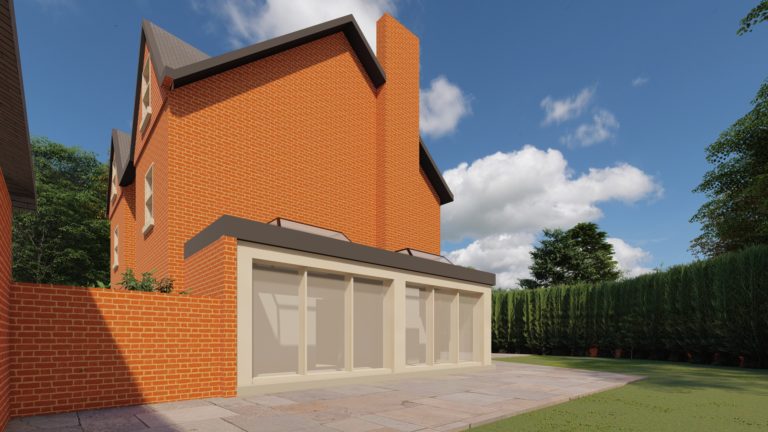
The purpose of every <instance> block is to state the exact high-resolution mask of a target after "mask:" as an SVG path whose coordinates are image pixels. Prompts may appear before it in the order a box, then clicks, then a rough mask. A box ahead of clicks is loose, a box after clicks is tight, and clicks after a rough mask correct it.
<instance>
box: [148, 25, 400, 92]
mask: <svg viewBox="0 0 768 432" xmlns="http://www.w3.org/2000/svg"><path fill="white" fill-rule="evenodd" d="M338 32H344V35H345V36H346V37H347V39H348V40H349V43H350V45H351V46H352V49H353V50H354V51H355V54H357V57H358V59H359V60H360V63H361V64H362V65H363V68H364V69H365V71H366V72H367V73H368V76H369V77H370V79H371V82H372V83H373V85H374V86H375V87H379V86H381V85H382V84H384V82H385V81H386V76H385V75H384V70H383V69H382V68H381V65H380V64H379V61H378V60H377V59H376V55H375V54H374V53H373V50H372V49H371V47H370V46H369V45H368V42H367V41H366V40H365V37H364V36H363V32H362V31H361V30H360V27H358V25H357V22H356V21H355V18H354V17H353V16H352V15H347V16H344V17H341V18H337V19H334V20H331V21H328V22H324V23H322V24H318V25H315V26H312V27H307V28H305V29H303V30H299V31H296V32H293V33H289V34H287V35H283V36H279V37H276V38H274V39H269V40H266V41H264V42H259V43H257V44H253V45H250V46H247V47H244V48H241V49H239V50H235V51H231V52H228V53H226V54H222V55H220V56H216V57H212V58H209V59H207V60H202V61H200V62H197V63H190V64H188V65H186V66H183V67H180V68H178V69H176V70H172V71H170V72H169V76H170V77H171V78H173V83H174V86H175V87H180V86H183V85H186V84H189V83H192V82H194V81H197V80H199V79H202V78H206V77H208V76H211V75H214V74H217V73H221V72H223V71H225V70H228V69H232V68H235V67H238V66H241V65H243V64H246V63H250V62H252V61H255V60H259V59H262V58H264V57H268V56H271V55H274V54H277V53H280V52H283V51H287V50H289V49H291V48H295V47H297V46H299V45H303V44H306V43H308V42H312V41H315V40H317V39H320V38H323V37H325V36H328V35H331V34H334V33H338ZM153 55H154V53H153Z"/></svg>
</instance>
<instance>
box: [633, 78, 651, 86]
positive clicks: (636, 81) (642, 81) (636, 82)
mask: <svg viewBox="0 0 768 432" xmlns="http://www.w3.org/2000/svg"><path fill="white" fill-rule="evenodd" d="M650 80H651V79H650V78H648V77H644V76H639V77H637V78H635V79H633V80H632V87H642V86H644V85H646V84H648V81H650Z"/></svg>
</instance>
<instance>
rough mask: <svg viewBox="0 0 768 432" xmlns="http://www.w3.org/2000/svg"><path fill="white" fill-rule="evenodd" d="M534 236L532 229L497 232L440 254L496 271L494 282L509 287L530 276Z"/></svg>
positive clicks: (469, 264)
mask: <svg viewBox="0 0 768 432" xmlns="http://www.w3.org/2000/svg"><path fill="white" fill-rule="evenodd" d="M534 240H535V236H534V235H533V234H532V233H515V234H496V235H490V236H488V237H483V238H482V239H480V240H475V241H473V242H472V243H470V244H469V245H467V247H464V248H461V249H457V250H454V251H451V252H443V255H445V256H446V257H447V258H448V259H449V260H451V262H453V263H454V264H457V265H461V266H466V267H473V268H477V269H482V270H485V271H490V272H493V273H496V286H499V287H504V288H512V287H515V286H517V281H518V280H520V279H524V278H527V277H528V276H529V271H528V267H530V266H531V251H532V250H533V242H534Z"/></svg>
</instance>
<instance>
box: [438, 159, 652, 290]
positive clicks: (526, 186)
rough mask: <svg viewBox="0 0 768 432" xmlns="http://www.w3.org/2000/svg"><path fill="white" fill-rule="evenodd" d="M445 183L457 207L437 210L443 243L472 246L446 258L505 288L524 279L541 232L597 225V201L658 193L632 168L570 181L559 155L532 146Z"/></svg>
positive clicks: (475, 165)
mask: <svg viewBox="0 0 768 432" xmlns="http://www.w3.org/2000/svg"><path fill="white" fill-rule="evenodd" d="M444 177H445V180H446V182H447V183H448V185H449V186H450V188H451V190H452V191H453V193H454V197H455V201H454V202H452V203H450V204H447V205H445V206H444V207H443V209H442V233H443V237H444V239H446V240H448V241H463V240H467V239H469V240H471V243H470V244H469V245H468V246H467V247H464V248H460V249H457V250H453V251H448V252H444V254H445V255H446V256H447V257H448V258H449V259H451V260H452V261H453V262H455V263H456V264H460V265H466V266H472V267H475V268H478V269H483V270H489V271H493V272H495V273H496V274H497V275H498V278H499V279H498V284H499V286H506V287H510V286H514V285H515V284H516V281H517V280H518V279H519V278H521V277H527V275H528V270H527V269H528V266H529V265H530V256H529V252H530V251H531V249H532V248H533V243H534V241H535V237H536V235H537V234H538V233H539V232H540V231H541V230H542V229H544V228H563V229H567V228H570V227H572V226H573V225H575V224H576V223H578V222H585V221H595V220H598V219H600V218H601V217H602V215H603V213H602V211H601V210H600V208H599V207H598V204H599V203H601V202H606V201H620V202H625V203H635V202H638V201H640V200H643V199H648V198H653V197H656V196H659V195H660V194H661V193H662V188H661V186H660V185H659V184H658V183H657V182H656V181H655V180H654V179H653V178H652V177H651V176H649V175H648V174H646V173H644V172H643V171H642V170H640V169H638V168H636V167H634V166H632V165H629V164H625V163H619V164H616V165H614V166H610V167H605V168H591V169H589V170H588V171H587V172H586V173H582V174H579V175H576V174H574V173H573V172H572V171H571V170H570V169H569V168H568V162H567V161H566V160H565V157H564V156H563V154H562V153H561V152H560V151H558V150H553V149H548V150H546V151H545V150H539V149H537V148H535V147H533V146H525V147H524V148H522V149H521V150H518V151H514V152H510V153H502V152H498V153H495V154H492V155H489V156H486V157H483V158H480V159H478V160H475V161H474V162H472V163H462V164H460V165H459V166H457V167H456V168H453V169H450V170H448V171H446V172H445V174H444ZM622 253H625V255H623V256H622V262H624V263H629V264H627V268H628V269H629V268H633V267H632V266H631V261H630V258H631V257H632V255H631V254H630V253H629V249H626V248H624V249H622ZM638 265H639V264H638Z"/></svg>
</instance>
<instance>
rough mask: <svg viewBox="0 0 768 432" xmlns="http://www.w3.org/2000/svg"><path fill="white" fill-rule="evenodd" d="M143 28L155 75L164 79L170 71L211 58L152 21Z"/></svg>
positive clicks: (142, 25) (143, 25)
mask: <svg viewBox="0 0 768 432" xmlns="http://www.w3.org/2000/svg"><path fill="white" fill-rule="evenodd" d="M141 28H142V30H143V31H144V34H145V35H146V41H147V44H148V45H149V52H150V53H151V54H152V63H153V64H154V67H155V74H156V75H157V76H158V78H160V80H161V81H162V79H163V78H164V77H165V76H167V75H168V74H169V73H170V71H172V70H174V69H178V68H181V67H184V66H188V65H190V64H192V63H197V62H200V61H202V60H205V59H207V58H209V56H208V54H206V53H204V52H202V51H200V50H199V49H197V48H195V47H193V46H192V45H190V44H188V43H186V42H184V41H183V40H181V39H179V38H177V37H176V36H174V35H172V34H170V33H168V32H167V31H165V30H163V29H162V28H160V27H158V26H157V25H155V24H153V23H152V22H150V21H147V20H144V21H143V22H142V23H141Z"/></svg>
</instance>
